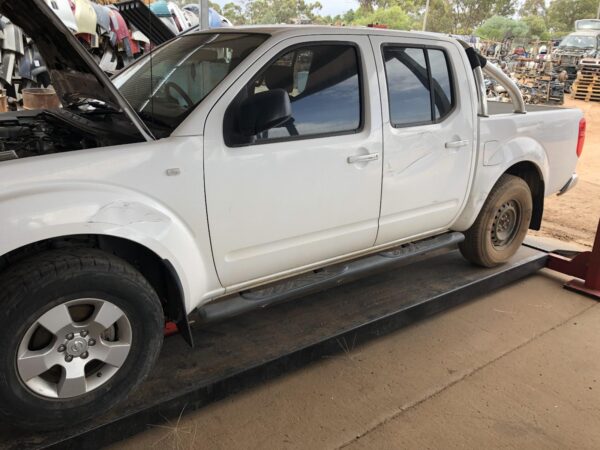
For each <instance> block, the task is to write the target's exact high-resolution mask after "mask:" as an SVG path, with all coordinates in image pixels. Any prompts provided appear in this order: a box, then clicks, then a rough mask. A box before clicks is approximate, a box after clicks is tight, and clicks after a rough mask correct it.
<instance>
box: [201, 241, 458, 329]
mask: <svg viewBox="0 0 600 450" xmlns="http://www.w3.org/2000/svg"><path fill="white" fill-rule="evenodd" d="M464 238H465V237H464V235H463V234H462V233H456V232H454V233H446V234H442V235H440V236H435V237H433V238H429V239H424V240H422V241H418V242H413V243H409V244H403V245H400V246H398V247H395V248H392V249H390V250H386V251H384V252H382V253H378V254H375V255H370V256H366V257H364V258H361V259H357V260H354V261H349V262H345V263H342V264H336V265H333V266H330V267H326V268H324V269H319V270H315V271H312V272H308V273H305V274H302V275H299V276H297V277H293V278H289V279H286V280H282V281H278V282H275V283H272V284H268V285H266V286H262V287H259V288H256V289H250V290H248V291H243V292H241V293H239V294H236V295H235V296H232V297H226V298H224V299H222V300H217V301H214V302H212V303H208V304H206V305H205V306H203V307H201V308H199V309H198V313H199V317H200V319H201V321H202V322H203V323H206V322H215V321H218V320H222V319H225V318H229V317H233V316H237V315H239V314H243V313H245V312H248V311H251V310H253V309H256V308H264V307H266V306H269V305H272V304H275V303H282V302H284V301H289V300H292V299H295V298H299V297H303V296H305V295H308V294H314V293H316V292H320V291H324V290H326V289H330V288H332V287H335V286H338V285H340V284H345V283H349V282H351V281H355V280H358V279H360V278H362V277H365V276H367V275H370V274H373V273H376V272H380V271H382V270H387V269H389V268H392V267H394V266H400V265H405V264H406V263H408V262H413V261H414V260H415V259H417V258H418V257H422V256H431V254H432V253H433V252H438V251H441V252H442V253H445V252H446V251H448V250H451V249H453V248H455V247H456V245H458V244H459V243H460V242H462V241H463V240H464Z"/></svg>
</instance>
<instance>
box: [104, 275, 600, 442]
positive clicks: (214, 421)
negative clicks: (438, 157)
mask: <svg viewBox="0 0 600 450" xmlns="http://www.w3.org/2000/svg"><path fill="white" fill-rule="evenodd" d="M564 281H565V279H564V278H559V277H556V276H553V275H550V274H548V273H544V272H542V273H540V274H539V275H536V276H533V277H531V278H529V279H526V280H524V281H522V282H519V283H517V284H515V285H513V286H511V287H508V288H505V289H502V290H500V291H497V292H494V293H491V294H490V295H488V296H485V297H482V298H480V299H479V300H477V301H474V302H472V303H470V304H467V305H463V306H461V307H458V308H455V309H453V310H451V311H449V312H446V313H444V314H441V315H438V316H435V317H433V318H431V319H428V320H426V321H423V322H420V323H418V324H416V325H414V326H411V327H408V328H405V329H403V330H401V331H399V332H397V333H394V334H392V335H389V336H386V337H384V338H382V339H381V340H376V341H374V342H371V343H369V344H367V345H364V346H361V347H358V348H355V346H354V344H353V343H352V342H347V341H344V342H340V343H339V344H340V346H341V347H342V348H343V349H344V354H343V355H342V356H333V357H329V358H327V357H326V358H323V360H322V361H321V362H320V363H316V364H314V365H312V366H310V367H308V368H306V369H303V370H300V371H297V372H294V373H292V374H290V375H287V376H285V377H282V378H280V379H278V380H275V381H272V382H269V383H267V384H264V385H262V386H260V387H258V388H256V389H253V390H250V391H246V392H243V393H241V394H240V395H236V396H233V397H231V398H229V399H227V400H224V401H222V402H219V403H216V404H214V405H212V406H209V407H207V408H204V409H203V410H200V411H197V412H194V413H190V414H189V415H183V416H182V418H181V419H180V421H179V422H178V423H173V422H171V423H160V424H148V425H149V431H148V432H146V433H143V434H141V435H138V436H136V437H135V438H133V439H130V440H127V441H124V442H122V443H120V444H118V445H115V446H114V447H113V448H115V449H116V448H119V449H126V448H148V447H151V446H156V445H160V446H161V448H164V447H167V448H169V447H171V446H172V447H177V448H198V447H199V446H201V447H206V448H211V449H221V448H222V449H236V448H240V449H241V448H244V449H252V448H256V449H259V448H260V449H269V448H303V449H305V448H339V447H342V446H346V445H351V446H354V447H355V448H365V447H367V448H369V447H370V448H382V447H386V446H387V447H389V448H391V447H393V448H398V447H403V446H415V447H417V446H418V447H445V448H448V447H452V446H455V445H456V446H461V445H469V443H471V442H473V443H477V442H480V443H485V444H486V445H487V446H488V447H489V446H490V445H489V444H493V443H494V439H496V438H498V437H497V435H498V436H504V435H506V436H509V435H510V433H511V431H510V430H513V429H514V430H513V431H514V432H515V433H518V434H520V435H523V436H525V434H527V436H528V439H530V440H527V441H525V440H524V441H523V442H526V443H527V442H535V443H537V444H539V445H546V444H548V443H552V442H554V441H552V440H551V439H557V438H556V433H550V431H549V430H538V431H537V432H535V433H533V432H531V433H529V432H528V433H525V432H524V431H523V430H526V429H528V427H529V422H528V421H524V420H522V419H519V418H517V419H514V418H513V419H511V420H504V419H502V420H504V422H506V424H505V425H504V426H505V428H504V429H501V430H500V431H497V430H496V432H495V433H496V434H490V431H489V430H487V429H485V428H482V429H479V428H478V424H479V422H477V421H476V420H475V419H476V416H475V419H473V420H470V419H469V417H471V416H473V414H474V412H473V411H477V409H476V408H477V406H478V405H479V410H482V409H481V408H482V407H483V406H482V405H485V407H486V408H487V409H486V410H485V414H483V413H482V415H481V420H480V422H481V423H484V422H485V420H487V419H486V417H487V418H489V417H492V418H493V417H499V418H503V417H505V416H507V415H508V416H510V413H511V411H512V410H513V409H515V406H513V405H512V404H511V403H508V400H511V401H513V402H516V403H515V404H519V402H520V405H521V410H519V411H520V412H519V414H521V415H523V414H525V412H524V411H537V408H539V407H541V406H539V405H544V407H547V405H549V404H550V403H552V400H551V399H552V397H551V396H550V397H548V398H546V397H544V398H541V399H537V397H536V395H535V393H534V392H535V391H531V388H529V387H528V386H530V385H531V383H532V382H531V378H532V377H533V376H534V375H536V376H538V377H539V374H537V372H536V370H537V369H535V370H534V369H533V367H538V366H539V365H540V364H543V363H544V364H546V365H547V367H548V370H550V368H551V367H552V368H553V367H555V366H560V364H561V363H562V362H563V358H564V356H565V355H564V354H563V353H564V351H566V352H567V353H569V352H571V351H572V350H573V349H572V348H571V346H569V345H568V344H566V343H565V342H563V343H562V345H563V346H564V351H563V350H562V349H561V350H560V351H559V350H558V349H557V342H556V341H552V340H548V339H547V338H546V336H547V335H550V334H551V333H552V331H551V330H558V329H559V328H560V329H562V327H566V326H567V325H566V324H569V323H571V322H573V321H576V322H579V321H581V320H583V317H585V316H586V312H588V313H590V314H591V308H593V307H594V306H595V305H596V303H595V302H593V301H591V300H590V299H588V298H585V297H581V296H579V295H577V294H574V293H571V292H568V291H565V290H563V289H561V288H560V287H561V285H562V283H563V282H564ZM598 315H599V317H600V311H599V313H598ZM586 320H588V319H587V318H586ZM599 320H600V318H599ZM573 328H574V330H573V331H572V333H575V334H577V333H582V334H583V335H582V336H578V337H577V339H575V337H573V336H569V338H570V339H572V340H574V341H577V342H578V343H579V344H581V343H582V341H585V340H586V339H590V336H589V335H588V333H589V330H591V329H593V325H591V324H590V326H589V327H586V328H584V327H581V326H580V327H575V326H573ZM557 339H558V338H557ZM538 341H539V342H541V343H538ZM534 344H535V345H536V347H532V348H535V349H536V351H533V350H532V351H531V352H525V351H524V350H525V349H528V348H529V347H530V346H533V345H534ZM559 347H560V346H559ZM595 351H597V350H595ZM535 354H537V355H538V359H535V358H534V356H535ZM540 355H545V359H542V360H539V358H541V356H540ZM593 356H595V355H593ZM571 357H572V358H574V356H571ZM515 358H516V359H515ZM518 358H521V359H518ZM595 359H596V360H597V361H600V359H599V358H595ZM505 360H509V361H513V362H512V365H511V364H508V363H507V364H508V365H507V366H506V367H504V366H502V367H503V369H502V370H503V371H502V372H501V375H498V376H497V375H496V372H495V371H494V370H488V369H487V367H488V366H489V367H496V365H498V367H501V366H499V364H500V363H501V362H502V363H504V361H505ZM536 361H537V362H536ZM534 362H535V365H533V363H534ZM597 364H598V365H600V362H598V363H597ZM520 367H521V369H519V368H520ZM577 367H579V370H580V371H581V375H580V377H581V380H582V381H581V382H582V383H583V384H582V385H584V384H589V383H592V382H593V381H590V382H587V378H589V377H591V376H592V374H593V373H594V371H596V372H597V368H598V367H597V366H596V363H594V364H592V363H589V364H587V365H585V364H583V359H581V364H579V365H578V366H577ZM524 368H527V370H526V369H524ZM541 373H544V371H542V372H541ZM559 373H560V372H559ZM484 375H485V376H484ZM586 377H587V378H586ZM539 378H544V377H543V376H542V377H539ZM472 380H477V381H478V382H479V383H480V384H479V385H475V384H473V383H474V381H472ZM536 380H537V379H536ZM547 380H548V381H547V384H546V386H545V389H546V390H547V391H549V392H561V393H562V394H561V395H563V396H564V397H565V398H568V397H569V396H571V397H572V398H573V399H576V398H577V395H578V393H581V390H579V389H578V388H575V387H573V386H572V385H570V383H569V382H566V381H565V380H568V378H565V379H564V380H561V379H560V377H559V376H558V375H557V376H552V377H550V376H548V378H547ZM583 380H586V383H584V382H583ZM467 384H468V387H464V388H463V387H462V386H463V385H467ZM483 386H487V387H488V388H486V389H484V388H483ZM497 386H499V387H497ZM502 386H504V387H502ZM591 386H592V388H593V387H594V386H593V385H591ZM517 388H520V389H521V390H522V392H521V391H519V390H518V389H517ZM469 389H470V390H469ZM528 389H529V390H528ZM540 389H541V388H540ZM597 389H598V390H599V391H600V386H598V388H597ZM454 392H456V394H454V395H452V393H454ZM540 392H543V391H540ZM526 393H529V396H527V395H525V394H526ZM584 394H585V395H589V393H588V392H584ZM494 395H496V397H494ZM557 395H558V394H557ZM582 395H583V394H582ZM480 398H481V399H487V400H486V403H484V404H482V403H481V402H483V400H479V399H480ZM438 399H444V400H445V402H446V403H444V404H443V405H445V406H443V407H442V406H439V408H449V406H448V405H452V407H453V408H454V409H453V413H452V414H451V415H449V416H448V417H446V416H445V415H444V414H442V413H441V412H440V411H441V410H440V411H438V414H437V415H436V416H433V415H432V411H435V407H433V406H432V407H429V405H430V404H432V403H433V402H435V401H440V400H438ZM581 401H583V398H582V399H581ZM548 402H549V403H548ZM575 404H576V403H575ZM468 405H471V406H469V409H468V413H467V414H468V415H465V413H464V411H462V412H461V408H462V409H465V410H467V409H466V406H468ZM585 405H587V406H586V407H591V406H590V405H591V402H585ZM553 407H554V405H552V408H553ZM423 408H431V409H428V410H427V411H428V412H424V413H423V415H421V416H418V417H417V416H415V419H414V420H413V421H412V422H407V423H408V424H409V425H410V424H412V428H411V426H409V425H402V424H404V423H405V422H404V420H405V419H404V418H405V417H407V416H408V415H409V414H415V415H417V414H419V411H421V410H422V409H423ZM473 408H475V409H473ZM565 408H566V407H565ZM423 410H424V409H423ZM482 411H484V410H482ZM540 414H541V413H540ZM567 414H568V415H570V416H571V417H572V420H571V422H573V421H577V419H576V417H577V416H578V415H584V414H589V412H587V411H584V410H581V411H579V412H578V411H576V409H575V407H574V406H573V405H571V407H570V410H569V411H568V413H567ZM440 417H442V418H444V420H442V419H441V418H440ZM460 417H463V418H464V419H465V420H464V421H463V422H464V424H463V428H459V427H458V425H456V424H457V423H458V422H460ZM519 417H521V416H519ZM535 417H536V420H538V422H539V420H540V419H539V417H538V416H535ZM561 417H562V416H561ZM563 418H564V419H565V420H566V416H565V417H563ZM529 419H530V417H529V418H528V420H529ZM502 420H499V421H498V423H500V425H496V426H497V427H500V428H501V427H502V423H504V422H502ZM515 420H516V422H517V425H515V424H514V423H515ZM555 420H557V421H560V417H558V416H556V417H555ZM586 420H587V419H586ZM589 420H592V418H591V417H590V418H589ZM427 422H430V423H427ZM486 423H488V425H489V424H490V423H493V421H489V420H488V422H486ZM534 423H535V422H534ZM550 423H551V422H550V421H545V422H544V426H550ZM582 423H585V420H583V419H582ZM558 424H559V426H561V423H558ZM417 425H418V426H417ZM554 425H555V424H554V422H552V426H554ZM438 426H439V427H440V429H439V431H438V432H437V434H432V432H431V430H434V429H436V427H438ZM544 426H542V427H540V428H544ZM562 426H565V427H567V425H566V424H562ZM401 427H403V428H402V429H403V430H404V433H397V432H396V431H397V430H396V429H400V428H401ZM465 427H466V428H465ZM511 427H512V428H511ZM454 429H456V430H459V429H460V432H459V431H456V432H454V431H453V430H454ZM409 432H410V433H412V434H410V436H411V437H410V439H409V438H408V437H406V439H405V436H404V435H405V434H406V433H409ZM503 433H504V434H503ZM594 433H595V431H594V432H593V433H591V434H590V435H588V437H589V442H596V441H595V434H594ZM465 434H466V435H467V436H473V437H472V439H473V441H469V440H468V439H467V436H465ZM592 435H593V436H592ZM430 436H436V438H435V439H434V438H433V437H431V438H429V437H430ZM536 436H537V440H536ZM548 436H549V437H548ZM477 439H479V440H477ZM498 439H499V438H498ZM506 439H508V438H506ZM499 442H500V443H501V442H503V441H499ZM507 442H508V441H507ZM512 442H517V441H512ZM557 442H558V444H561V443H563V442H566V441H557ZM580 442H583V439H582V440H580ZM598 442H600V441H598ZM403 444H406V445H403Z"/></svg>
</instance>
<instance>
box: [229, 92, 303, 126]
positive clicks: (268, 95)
mask: <svg viewBox="0 0 600 450" xmlns="http://www.w3.org/2000/svg"><path fill="white" fill-rule="evenodd" d="M291 117H292V104H291V102H290V97H289V95H288V93H287V92H286V91H285V90H283V89H272V90H270V91H265V92H259V93H258V94H255V95H253V96H251V97H250V98H247V99H246V100H244V101H243V102H242V104H241V105H240V132H241V133H242V135H244V136H247V137H250V136H256V135H257V134H260V133H262V132H263V131H267V130H270V129H271V128H275V127H278V126H280V125H283V124H284V123H285V122H287V121H288V120H290V118H291Z"/></svg>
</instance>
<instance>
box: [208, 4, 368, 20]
mask: <svg viewBox="0 0 600 450" xmlns="http://www.w3.org/2000/svg"><path fill="white" fill-rule="evenodd" d="M214 1H215V3H218V4H219V5H221V6H223V5H224V4H225V3H229V2H230V1H231V0H214ZM311 1H314V0H306V2H307V3H311ZM319 1H320V3H321V4H322V5H323V9H322V10H321V11H320V13H321V15H323V16H327V15H332V16H335V15H336V14H341V13H345V12H346V11H348V10H349V9H356V8H357V7H358V1H357V0H319ZM234 2H235V3H241V2H240V1H239V0H234Z"/></svg>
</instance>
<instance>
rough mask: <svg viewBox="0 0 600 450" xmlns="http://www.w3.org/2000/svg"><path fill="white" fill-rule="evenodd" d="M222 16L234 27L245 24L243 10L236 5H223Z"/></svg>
mask: <svg viewBox="0 0 600 450" xmlns="http://www.w3.org/2000/svg"><path fill="white" fill-rule="evenodd" d="M223 15H224V16H225V17H226V18H227V19H229V20H230V21H231V23H233V24H234V25H244V24H245V23H246V17H245V16H244V10H243V9H242V7H241V6H240V5H238V4H237V3H233V2H230V3H226V4H225V5H223Z"/></svg>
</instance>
